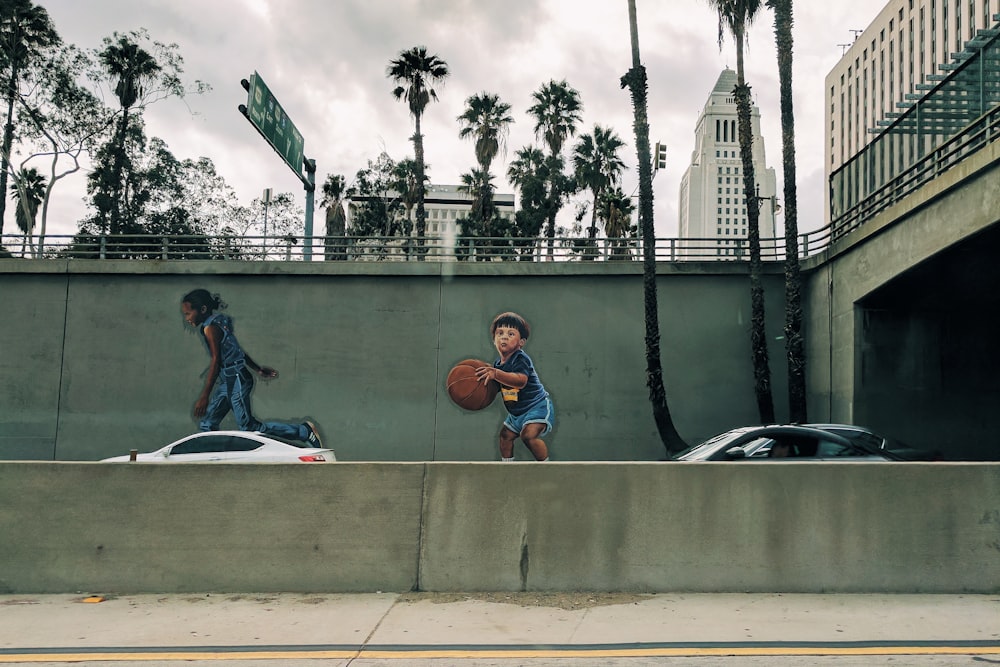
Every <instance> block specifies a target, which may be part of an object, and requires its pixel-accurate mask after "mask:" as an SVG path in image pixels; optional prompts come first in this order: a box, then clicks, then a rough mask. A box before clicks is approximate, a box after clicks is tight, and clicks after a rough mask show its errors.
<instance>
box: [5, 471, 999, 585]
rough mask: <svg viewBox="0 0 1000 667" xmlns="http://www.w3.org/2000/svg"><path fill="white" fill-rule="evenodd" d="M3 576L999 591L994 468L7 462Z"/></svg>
mask: <svg viewBox="0 0 1000 667" xmlns="http://www.w3.org/2000/svg"><path fill="white" fill-rule="evenodd" d="M0 535H3V539H2V540H0V593H3V594H32V593H68V592H77V591H83V592H101V593H120V594H129V593H141V592H163V593H172V592H232V593H237V592H243V593H246V592H278V591H288V592H312V593H323V592H365V591H377V590H382V591H406V590H413V589H419V590H430V591H456V590H457V591H460V590H499V591H502V590H510V591H517V590H595V591H645V592H670V591H696V592H742V591H752V592H809V593H830V592H843V593H855V592H891V593H960V592H969V593H997V592H1000V568H998V567H997V562H998V559H1000V464H975V463H951V464H921V463H912V464H891V463H889V464H871V463H823V464H810V463H801V464H800V463H789V464H776V465H769V464H753V463H736V464H726V463H721V464H715V463H710V464H684V463H659V464H650V463H552V464H547V465H535V464H520V465H518V464H515V465H509V464H500V463H342V464H332V465H299V466H296V465H270V466H268V465H265V466H240V465H204V466H197V465H191V466H156V465H142V464H128V463H122V464H101V463H93V462H82V463H72V462H5V463H0Z"/></svg>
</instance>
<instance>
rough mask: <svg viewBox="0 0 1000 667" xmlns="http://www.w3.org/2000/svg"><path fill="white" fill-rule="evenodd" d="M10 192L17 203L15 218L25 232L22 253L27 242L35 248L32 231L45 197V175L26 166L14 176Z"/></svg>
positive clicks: (18, 226) (18, 225) (19, 227)
mask: <svg viewBox="0 0 1000 667" xmlns="http://www.w3.org/2000/svg"><path fill="white" fill-rule="evenodd" d="M10 193H11V196H12V197H13V199H14V202H15V203H16V204H17V209H16V211H15V213H14V220H15V221H16V222H17V228H18V229H20V230H21V231H22V232H23V233H24V241H23V242H22V243H21V254H22V255H23V254H24V249H25V244H27V245H29V246H31V247H32V248H34V243H32V241H31V232H32V231H33V230H34V229H35V220H37V219H38V207H39V206H40V205H41V203H42V200H43V199H44V198H45V177H44V176H42V175H41V174H40V173H39V172H38V170H37V169H35V168H34V167H30V168H27V169H26V168H24V167H22V168H21V170H20V171H19V172H18V173H17V176H15V177H14V182H13V183H11V184H10Z"/></svg>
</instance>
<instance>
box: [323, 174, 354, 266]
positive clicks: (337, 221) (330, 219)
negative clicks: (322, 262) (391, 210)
mask: <svg viewBox="0 0 1000 667" xmlns="http://www.w3.org/2000/svg"><path fill="white" fill-rule="evenodd" d="M346 191H347V179H346V178H345V177H344V176H342V175H341V174H330V175H329V176H327V177H326V181H324V182H323V189H322V193H323V199H322V200H320V203H319V205H320V207H321V208H325V209H326V259H327V261H331V260H336V259H344V257H343V250H344V249H343V248H334V243H333V237H335V236H344V228H345V226H346V221H347V216H346V214H345V213H344V193H345V192H346Z"/></svg>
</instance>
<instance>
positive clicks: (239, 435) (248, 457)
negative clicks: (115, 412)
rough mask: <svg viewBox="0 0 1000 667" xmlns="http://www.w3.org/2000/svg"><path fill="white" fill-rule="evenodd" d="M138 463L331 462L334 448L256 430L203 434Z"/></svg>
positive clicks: (139, 458) (122, 458) (145, 456)
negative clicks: (321, 447)
mask: <svg viewBox="0 0 1000 667" xmlns="http://www.w3.org/2000/svg"><path fill="white" fill-rule="evenodd" d="M135 460H136V461H137V462H139V463H329V462H332V461H336V460H337V457H336V456H334V454H333V450H332V449H318V448H315V447H303V446H301V445H300V444H298V443H288V442H284V441H283V440H276V439H275V438H271V437H268V436H266V435H262V434H260V433H256V432H253V431H204V432H201V433H195V434H193V435H189V436H187V437H184V438H181V439H180V440H177V441H176V442H172V443H170V444H169V445H167V446H166V447H162V448H160V449H158V450H156V451H155V452H149V453H147V454H138V455H137V456H136V459H135ZM102 461H105V462H111V463H118V462H126V463H127V462H129V461H131V456H128V455H126V456H112V457H111V458H108V459H102Z"/></svg>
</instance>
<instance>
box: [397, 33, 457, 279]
mask: <svg viewBox="0 0 1000 667" xmlns="http://www.w3.org/2000/svg"><path fill="white" fill-rule="evenodd" d="M386 76H388V77H389V78H390V79H392V80H393V81H395V82H396V83H397V84H400V85H397V86H396V88H394V89H393V91H392V94H393V97H395V98H396V99H397V100H405V101H406V103H407V105H408V106H409V109H410V115H411V116H413V126H414V129H413V153H414V156H415V158H416V164H417V182H418V183H424V182H425V181H426V169H425V165H424V137H423V135H422V134H421V133H420V118H421V116H423V114H424V109H426V108H427V105H428V103H430V101H431V100H437V92H436V91H435V90H434V88H432V87H431V86H433V85H435V84H438V83H442V84H443V83H444V80H445V79H446V78H447V77H448V63H446V62H445V61H443V60H441V59H440V58H439V57H437V56H436V55H429V54H428V53H427V47H425V46H415V47H413V48H412V49H409V50H408V51H401V52H400V54H399V56H398V57H397V58H395V59H394V60H392V61H390V62H389V67H388V68H387V69H386ZM426 220H427V213H426V211H424V195H423V190H422V189H421V192H420V197H419V199H418V200H417V246H418V254H417V258H418V259H419V260H421V261H422V260H423V259H424V255H423V252H422V250H423V245H424V231H425V230H426V227H427V222H426Z"/></svg>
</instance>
